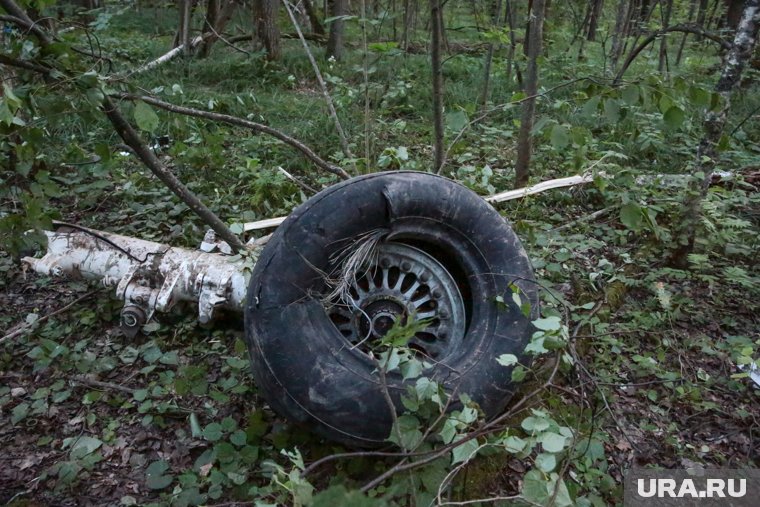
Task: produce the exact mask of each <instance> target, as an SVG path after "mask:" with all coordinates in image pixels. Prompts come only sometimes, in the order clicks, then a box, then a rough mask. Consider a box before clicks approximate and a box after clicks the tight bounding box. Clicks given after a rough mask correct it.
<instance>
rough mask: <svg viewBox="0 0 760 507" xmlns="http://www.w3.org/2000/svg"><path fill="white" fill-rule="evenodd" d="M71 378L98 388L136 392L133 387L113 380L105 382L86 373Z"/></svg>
mask: <svg viewBox="0 0 760 507" xmlns="http://www.w3.org/2000/svg"><path fill="white" fill-rule="evenodd" d="M69 380H71V381H72V382H76V383H77V384H83V385H86V386H90V387H94V388H96V389H106V390H111V391H121V392H123V393H127V394H130V395H133V394H135V390H134V389H132V388H129V387H125V386H122V385H119V384H114V383H112V382H103V381H101V380H93V379H91V378H88V377H86V376H85V375H76V376H74V377H71V378H70V379H69Z"/></svg>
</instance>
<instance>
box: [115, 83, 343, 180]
mask: <svg viewBox="0 0 760 507" xmlns="http://www.w3.org/2000/svg"><path fill="white" fill-rule="evenodd" d="M114 96H115V97H118V98H120V99H127V100H142V101H143V102H145V103H147V104H151V105H153V106H156V107H158V108H160V109H164V110H166V111H170V112H172V113H177V114H183V115H185V116H194V117H196V118H205V119H207V120H211V121H216V122H220V123H227V124H229V125H235V126H237V127H243V128H247V129H250V130H253V131H254V132H263V133H265V134H269V135H270V136H272V137H275V138H277V139H279V140H280V141H282V142H283V143H285V144H287V145H290V146H292V147H293V148H295V149H297V150H298V151H300V152H301V153H302V154H303V155H304V156H305V157H306V158H307V159H309V160H311V161H312V162H314V164H315V165H317V166H318V167H320V168H322V169H324V170H325V171H328V172H331V173H333V174H335V175H337V176H338V177H339V178H341V179H344V180H347V179H348V178H349V175H348V173H347V172H346V171H344V170H343V169H341V168H340V167H337V166H334V165H332V164H330V163H328V162H326V161H325V160H323V159H322V158H321V157H320V156H319V155H317V154H316V153H314V151H313V150H312V149H311V148H309V147H308V146H306V145H305V144H303V143H302V142H301V141H298V140H297V139H294V138H292V137H290V136H289V135H287V134H283V133H282V132H280V131H279V130H276V129H273V128H272V127H270V126H268V125H264V124H262V123H256V122H252V121H250V120H246V119H243V118H238V117H237V116H231V115H228V114H221V113H212V112H210V111H201V110H200V109H193V108H191V107H184V106H178V105H175V104H171V103H169V102H164V101H163V100H159V99H156V98H154V97H150V96H147V95H130V94H126V93H122V94H117V95H114Z"/></svg>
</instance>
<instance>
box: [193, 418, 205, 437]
mask: <svg viewBox="0 0 760 507" xmlns="http://www.w3.org/2000/svg"><path fill="white" fill-rule="evenodd" d="M190 434H191V435H192V436H193V438H200V437H201V436H202V435H203V430H202V429H201V424H200V422H199V421H198V415H197V414H196V413H195V412H193V413H192V414H190Z"/></svg>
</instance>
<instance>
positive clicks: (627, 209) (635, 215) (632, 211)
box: [620, 203, 643, 231]
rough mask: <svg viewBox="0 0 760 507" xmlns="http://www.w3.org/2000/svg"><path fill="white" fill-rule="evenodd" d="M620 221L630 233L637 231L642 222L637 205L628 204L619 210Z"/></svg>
mask: <svg viewBox="0 0 760 507" xmlns="http://www.w3.org/2000/svg"><path fill="white" fill-rule="evenodd" d="M620 221H621V222H622V223H623V225H625V226H626V227H628V228H629V229H631V230H632V231H638V230H639V229H640V228H641V224H642V222H643V216H642V214H641V208H640V207H639V205H638V204H635V203H628V204H626V205H625V206H623V207H622V208H620Z"/></svg>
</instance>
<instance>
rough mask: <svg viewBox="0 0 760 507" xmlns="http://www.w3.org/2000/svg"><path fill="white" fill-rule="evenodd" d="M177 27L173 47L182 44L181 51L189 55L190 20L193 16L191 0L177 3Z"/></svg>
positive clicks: (181, 0) (182, 0)
mask: <svg viewBox="0 0 760 507" xmlns="http://www.w3.org/2000/svg"><path fill="white" fill-rule="evenodd" d="M178 7H179V28H178V30H177V36H176V37H175V38H174V47H175V48H176V47H179V46H182V52H183V54H185V55H189V54H190V51H191V47H190V22H191V19H192V16H193V0H180V3H179V6H178Z"/></svg>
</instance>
